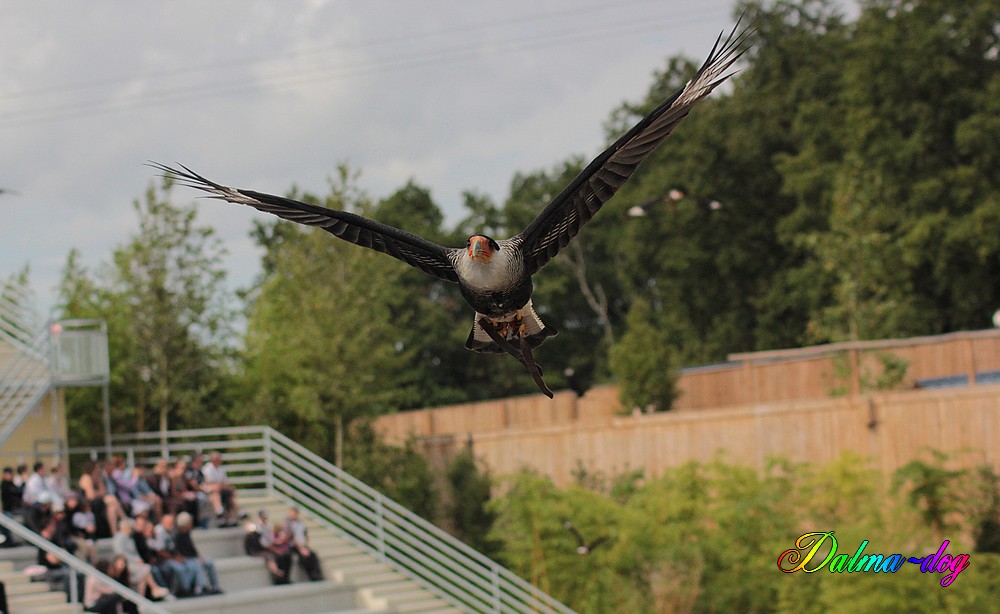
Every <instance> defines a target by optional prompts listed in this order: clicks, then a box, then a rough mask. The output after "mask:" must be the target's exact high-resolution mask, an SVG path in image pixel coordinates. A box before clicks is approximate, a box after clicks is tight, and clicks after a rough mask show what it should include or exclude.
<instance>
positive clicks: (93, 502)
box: [79, 462, 125, 537]
mask: <svg viewBox="0 0 1000 614" xmlns="http://www.w3.org/2000/svg"><path fill="white" fill-rule="evenodd" d="M105 476H106V473H105V471H104V467H103V465H102V464H101V463H100V462H96V463H87V464H86V465H84V470H83V474H82V475H81V476H80V481H79V485H80V490H81V492H83V496H84V497H86V498H87V501H88V502H89V503H90V509H92V510H93V511H94V517H95V519H96V521H97V522H96V527H97V536H98V537H111V536H112V535H113V534H114V531H115V527H117V526H118V522H119V521H120V520H122V519H123V518H125V512H124V510H122V505H121V502H119V501H118V497H116V496H115V495H114V493H111V492H109V491H108V485H107V482H106V481H105V479H104V478H105Z"/></svg>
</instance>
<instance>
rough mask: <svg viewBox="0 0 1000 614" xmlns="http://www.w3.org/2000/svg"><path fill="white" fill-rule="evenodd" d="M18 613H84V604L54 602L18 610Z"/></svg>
mask: <svg viewBox="0 0 1000 614" xmlns="http://www.w3.org/2000/svg"><path fill="white" fill-rule="evenodd" d="M17 612H18V614H21V613H23V614H82V613H83V606H82V605H80V604H79V603H53V604H49V605H42V606H37V607H29V608H24V609H21V610H17Z"/></svg>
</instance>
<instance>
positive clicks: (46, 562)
mask: <svg viewBox="0 0 1000 614" xmlns="http://www.w3.org/2000/svg"><path fill="white" fill-rule="evenodd" d="M39 534H40V535H41V536H42V537H44V538H45V539H47V540H49V541H50V542H53V543H55V542H54V541H53V540H54V539H55V537H56V523H55V521H52V522H49V523H48V524H46V525H45V526H44V527H42V529H41V531H40V532H39ZM56 545H57V546H58V545H59V544H56ZM36 562H37V563H38V564H39V565H41V566H42V567H44V568H45V574H44V576H43V578H44V580H45V581H46V582H48V583H49V589H50V590H54V591H58V590H61V591H64V592H66V594H69V578H70V573H69V568H67V567H66V565H65V564H63V562H62V561H60V560H59V558H58V557H56V555H54V554H52V553H51V552H46V551H45V550H43V549H42V548H39V549H38V558H37V559H36Z"/></svg>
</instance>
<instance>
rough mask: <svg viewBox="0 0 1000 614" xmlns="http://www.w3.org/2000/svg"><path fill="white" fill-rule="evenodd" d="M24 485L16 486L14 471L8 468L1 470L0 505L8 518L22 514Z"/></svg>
mask: <svg viewBox="0 0 1000 614" xmlns="http://www.w3.org/2000/svg"><path fill="white" fill-rule="evenodd" d="M23 494H24V485H23V484H21V485H18V484H17V483H16V482H15V481H14V470H13V469H11V468H10V467H4V468H3V481H2V482H0V505H3V511H4V512H5V513H6V514H7V515H8V516H13V515H14V514H22V513H24V501H23V500H22V495H23Z"/></svg>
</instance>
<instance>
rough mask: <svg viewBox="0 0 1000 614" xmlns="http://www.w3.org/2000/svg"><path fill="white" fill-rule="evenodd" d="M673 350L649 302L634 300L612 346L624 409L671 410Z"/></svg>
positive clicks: (614, 365) (674, 382) (613, 361)
mask: <svg viewBox="0 0 1000 614" xmlns="http://www.w3.org/2000/svg"><path fill="white" fill-rule="evenodd" d="M673 363H674V351H673V349H672V347H671V340H670V336H669V335H668V334H667V332H666V331H665V330H664V329H663V327H662V326H660V324H659V323H658V322H657V321H656V315H655V313H654V312H653V310H652V309H651V308H650V306H649V303H647V302H646V301H645V300H643V299H636V300H635V301H634V302H633V303H632V309H631V310H629V313H628V319H627V320H626V321H625V334H624V335H622V337H621V340H620V341H619V342H618V343H617V344H616V345H615V346H614V347H612V348H611V368H612V369H614V372H615V374H616V375H617V376H618V387H619V396H620V398H621V402H622V404H623V405H624V406H625V408H626V409H630V408H633V407H638V408H640V409H646V408H652V410H653V411H666V410H668V409H670V406H671V405H672V404H673V402H674V399H676V398H677V394H678V393H677V388H676V381H677V375H676V373H675V372H674V364H673Z"/></svg>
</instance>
